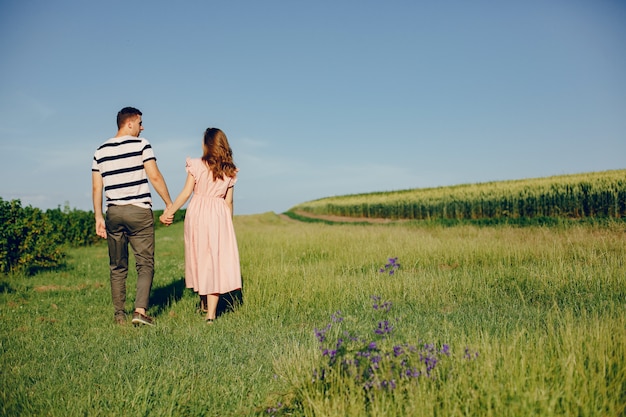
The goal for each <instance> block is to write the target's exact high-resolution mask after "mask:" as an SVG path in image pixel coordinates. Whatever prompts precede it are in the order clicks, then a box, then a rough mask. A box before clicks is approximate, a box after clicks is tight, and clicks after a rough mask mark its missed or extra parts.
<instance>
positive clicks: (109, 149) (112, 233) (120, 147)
mask: <svg viewBox="0 0 626 417" xmlns="http://www.w3.org/2000/svg"><path fill="white" fill-rule="evenodd" d="M141 116H142V113H141V112H140V111H139V110H137V109H135V108H133V107H125V108H123V109H122V110H120V111H119V112H118V114H117V128H118V131H117V135H116V136H115V137H113V138H111V139H109V140H107V141H106V142H104V143H103V144H102V145H101V146H100V147H99V148H98V149H97V150H96V152H95V154H94V158H93V164H92V168H91V171H92V191H93V207H94V213H95V220H96V234H97V235H98V236H100V237H102V238H105V239H107V243H108V247H109V269H110V280H111V295H112V298H113V306H114V308H115V321H116V323H118V324H124V323H125V322H126V313H125V304H126V277H127V275H128V244H129V243H130V245H131V247H132V250H133V253H134V255H135V263H136V268H137V295H136V298H135V310H134V312H133V318H132V323H133V324H135V325H153V324H154V320H153V318H152V317H150V316H148V315H147V311H146V310H147V309H148V303H149V297H150V290H151V288H152V279H153V277H154V217H153V214H152V199H151V194H150V188H149V185H148V182H150V184H152V187H153V188H154V189H155V191H156V192H157V193H158V194H159V196H160V197H161V198H162V199H163V201H164V202H165V206H166V209H165V211H164V212H163V215H162V216H161V217H160V220H161V222H162V223H163V224H165V225H170V224H172V222H173V220H174V213H175V212H176V211H177V210H178V209H180V208H181V207H182V206H183V205H184V204H185V203H186V202H187V200H188V199H189V197H190V196H191V194H192V193H193V198H192V199H191V202H190V203H189V206H188V208H187V212H186V215H185V225H184V229H185V232H184V233H185V285H186V287H187V288H192V289H193V290H194V291H195V292H197V293H198V294H199V295H200V308H201V310H202V311H203V312H204V313H206V317H205V320H206V322H207V323H209V324H210V323H213V320H215V316H216V312H217V303H218V300H219V295H220V294H225V293H228V292H231V291H234V290H238V289H241V272H240V265H239V251H238V249H237V240H236V237H235V229H234V227H233V186H234V185H235V182H236V181H237V171H238V169H237V168H236V167H235V164H234V163H233V158H232V150H231V148H230V145H229V144H228V140H227V138H226V135H225V134H224V132H222V131H221V130H219V129H215V128H209V129H207V130H206V131H205V132H204V141H203V146H202V148H203V155H202V158H197V159H191V158H187V161H186V169H187V180H186V182H185V186H184V187H183V190H182V191H181V193H180V195H179V196H178V197H177V198H176V200H175V201H174V202H172V200H171V198H170V195H169V191H168V189H167V185H166V183H165V179H164V178H163V175H162V174H161V172H160V171H159V168H158V167H157V164H156V158H155V156H154V152H153V150H152V147H151V146H150V143H149V142H148V141H147V140H146V139H144V138H141V137H139V135H140V134H141V131H142V130H143V125H142V119H141ZM103 191H104V195H105V198H106V206H107V209H106V220H105V217H104V214H103V211H102V203H103V199H102V193H103Z"/></svg>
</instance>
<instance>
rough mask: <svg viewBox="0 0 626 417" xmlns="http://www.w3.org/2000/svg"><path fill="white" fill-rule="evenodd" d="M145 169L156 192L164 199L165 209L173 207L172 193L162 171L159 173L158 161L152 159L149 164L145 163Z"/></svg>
mask: <svg viewBox="0 0 626 417" xmlns="http://www.w3.org/2000/svg"><path fill="white" fill-rule="evenodd" d="M143 167H144V169H145V170H146V174H147V175H148V179H149V180H150V184H152V186H153V187H154V190H155V191H156V192H157V194H159V196H161V198H162V199H163V202H164V203H165V207H166V208H167V207H169V206H171V205H172V199H171V197H170V192H169V191H168V189H167V184H166V183H165V178H163V175H161V171H159V167H158V166H157V163H156V161H155V160H154V159H151V160H149V161H147V162H144V163H143Z"/></svg>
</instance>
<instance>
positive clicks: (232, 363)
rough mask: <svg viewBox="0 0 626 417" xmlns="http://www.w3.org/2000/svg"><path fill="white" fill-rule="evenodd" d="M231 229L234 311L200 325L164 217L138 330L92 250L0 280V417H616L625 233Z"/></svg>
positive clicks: (625, 322)
mask: <svg viewBox="0 0 626 417" xmlns="http://www.w3.org/2000/svg"><path fill="white" fill-rule="evenodd" d="M235 225H236V230H237V236H238V240H239V247H240V253H241V262H242V273H243V279H244V288H243V303H242V304H240V305H238V306H236V307H235V308H234V310H232V311H228V312H226V313H225V314H223V315H221V316H220V317H219V318H218V320H217V321H216V323H215V324H214V325H212V326H208V325H206V324H205V323H204V321H203V319H202V316H200V315H199V314H197V313H196V303H197V300H196V296H195V295H194V294H193V293H192V292H190V291H189V290H186V289H185V288H184V284H183V281H182V279H183V278H182V277H183V273H184V265H183V262H184V261H183V229H182V223H180V222H179V223H176V224H175V225H173V226H171V227H169V228H159V229H157V255H156V276H155V281H154V286H153V292H152V298H151V300H152V303H153V304H152V306H151V308H150V310H149V313H150V314H152V315H153V316H154V317H155V318H156V326H154V327H149V328H145V327H143V328H135V327H133V326H132V325H130V323H129V324H128V325H124V326H117V325H115V324H114V321H113V310H112V306H111V301H110V290H109V283H108V267H107V264H108V257H107V249H106V246H105V245H104V244H102V243H99V244H96V245H94V246H89V247H81V248H73V249H69V250H68V254H67V263H66V266H65V267H63V268H61V269H56V270H51V271H41V272H39V273H36V274H35V275H33V276H23V275H11V274H10V275H3V276H2V280H1V281H0V283H1V284H0V285H1V287H0V288H1V291H0V353H1V354H0V369H1V371H0V414H1V415H5V416H17V415H19V416H64V417H70V416H118V415H119V416H256V415H258V416H365V415H370V416H383V415H384V416H433V415H438V416H498V417H499V416H529V415H537V416H572V415H576V416H624V415H625V414H626V279H625V277H626V233H625V232H626V230H625V225H624V222H623V221H619V220H616V221H607V222H603V223H597V224H596V223H585V224H582V223H580V224H577V223H566V224H562V225H558V226H554V227H539V226H530V227H513V226H510V225H498V226H491V227H478V226H475V225H459V226H455V227H444V226H442V225H436V224H433V223H424V224H422V223H420V222H398V223H390V224H373V225H363V224H358V225H348V224H340V225H328V224H320V223H305V222H298V221H294V220H291V219H289V218H285V217H284V216H278V215H275V214H273V213H266V214H263V215H254V216H236V218H235ZM135 282H136V275H134V274H131V276H130V277H129V291H128V292H129V294H128V295H129V300H128V310H129V311H130V310H131V308H132V301H133V300H134V285H135Z"/></svg>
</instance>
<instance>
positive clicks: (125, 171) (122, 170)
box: [102, 165, 143, 177]
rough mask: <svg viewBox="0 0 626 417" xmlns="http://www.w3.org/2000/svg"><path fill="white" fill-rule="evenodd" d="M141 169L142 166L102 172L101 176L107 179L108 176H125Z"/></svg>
mask: <svg viewBox="0 0 626 417" xmlns="http://www.w3.org/2000/svg"><path fill="white" fill-rule="evenodd" d="M142 169H143V165H137V166H134V167H129V168H122V169H116V170H113V171H107V172H103V173H102V176H103V177H107V176H109V175H119V174H127V173H129V172H135V171H141V170H142Z"/></svg>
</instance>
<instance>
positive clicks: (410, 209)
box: [290, 170, 626, 220]
mask: <svg viewBox="0 0 626 417" xmlns="http://www.w3.org/2000/svg"><path fill="white" fill-rule="evenodd" d="M290 211H292V212H296V213H300V214H305V215H306V214H307V213H308V214H317V215H336V216H347V217H365V218H386V219H416V220H431V219H456V220H464V219H474V220H475V219H502V218H504V219H518V218H536V217H553V218H555V217H559V218H575V219H579V218H588V217H592V218H597V217H604V218H623V217H626V170H613V171H604V172H591V173H584V174H575V175H562V176H555V177H547V178H534V179H525V180H515V181H498V182H489V183H481V184H463V185H457V186H448V187H438V188H424V189H413V190H401V191H390V192H377V193H368V194H355V195H346V196H336V197H328V198H322V199H319V200H315V201H310V202H306V203H302V204H299V205H297V206H295V207H293V208H292V209H291V210H290Z"/></svg>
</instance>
